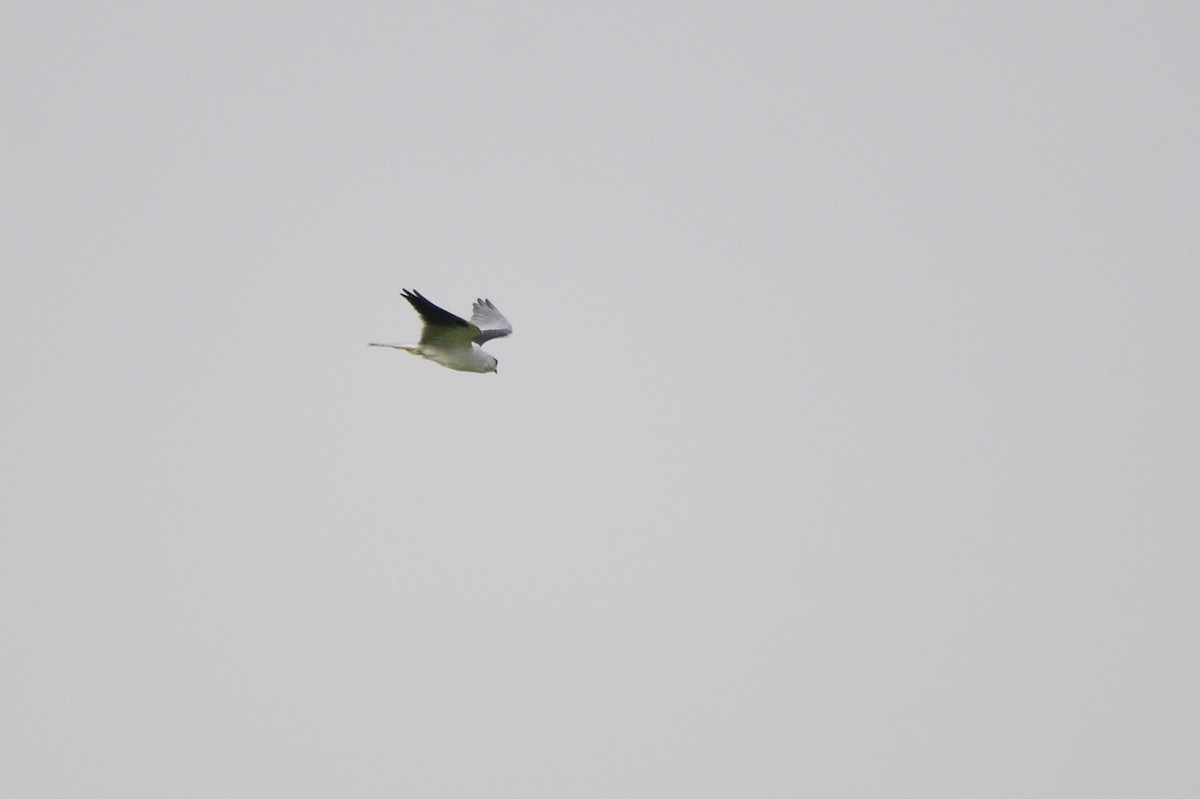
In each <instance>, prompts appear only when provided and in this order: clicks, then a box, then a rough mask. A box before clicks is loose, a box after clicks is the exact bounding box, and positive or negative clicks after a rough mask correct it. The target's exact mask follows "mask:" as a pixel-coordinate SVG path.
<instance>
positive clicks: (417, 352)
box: [367, 342, 421, 355]
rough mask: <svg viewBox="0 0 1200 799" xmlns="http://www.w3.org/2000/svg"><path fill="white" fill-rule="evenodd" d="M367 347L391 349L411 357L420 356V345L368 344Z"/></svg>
mask: <svg viewBox="0 0 1200 799" xmlns="http://www.w3.org/2000/svg"><path fill="white" fill-rule="evenodd" d="M367 346H368V347H391V348H392V349H394V350H404V351H405V352H411V353H412V354H413V355H420V354H421V345H420V344H376V343H374V342H372V343H370V344H368V345H367Z"/></svg>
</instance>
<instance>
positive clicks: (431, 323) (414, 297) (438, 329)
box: [400, 289, 503, 348]
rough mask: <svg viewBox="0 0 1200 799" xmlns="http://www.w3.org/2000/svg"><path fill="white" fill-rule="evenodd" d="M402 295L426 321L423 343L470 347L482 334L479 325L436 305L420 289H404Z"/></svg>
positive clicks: (422, 335)
mask: <svg viewBox="0 0 1200 799" xmlns="http://www.w3.org/2000/svg"><path fill="white" fill-rule="evenodd" d="M400 296H402V297H403V298H404V299H406V300H408V302H409V304H410V305H412V307H413V309H414V310H416V312H417V313H418V314H420V316H421V321H423V322H424V323H425V329H424V330H422V331H421V343H422V344H435V345H438V346H442V347H464V348H470V346H471V341H472V340H473V339H475V338H476V337H477V336H479V335H482V334H481V332H480V330H479V328H478V327H476V326H475V325H473V324H471V323H470V322H468V321H467V320H466V319H463V318H462V317H461V316H455V315H454V314H452V313H450V312H449V311H447V310H446V309H445V308H439V307H438V306H436V305H434V304H433V303H432V302H430V301H429V300H427V299H425V298H424V297H422V296H421V292H419V291H409V290H408V289H404V290H403V291H401V292H400ZM501 318H503V317H501Z"/></svg>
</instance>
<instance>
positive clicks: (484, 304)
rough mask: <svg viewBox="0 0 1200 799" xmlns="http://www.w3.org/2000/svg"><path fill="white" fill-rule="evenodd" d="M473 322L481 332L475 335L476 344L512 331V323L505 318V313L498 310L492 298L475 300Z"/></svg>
mask: <svg viewBox="0 0 1200 799" xmlns="http://www.w3.org/2000/svg"><path fill="white" fill-rule="evenodd" d="M471 324H473V325H475V327H477V328H479V334H478V335H477V336H475V343H476V344H482V343H483V342H485V341H491V340H492V339H494V338H500V337H502V336H507V335H509V334H510V333H512V325H511V324H509V322H508V320H507V319H505V318H504V314H502V313H500V312H499V311H498V310H496V306H495V305H492V301H491V300H475V307H474V309H473V313H472V314H471Z"/></svg>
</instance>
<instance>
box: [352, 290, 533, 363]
mask: <svg viewBox="0 0 1200 799" xmlns="http://www.w3.org/2000/svg"><path fill="white" fill-rule="evenodd" d="M400 296H402V297H403V298H404V299H406V300H408V302H409V304H410V305H412V307H413V308H414V309H415V310H416V312H417V313H418V314H420V315H421V320H422V321H423V322H425V327H424V329H422V330H421V341H420V343H418V344H375V343H372V344H371V345H370V346H372V347H392V348H394V349H398V350H405V351H406V352H411V353H412V354H413V355H420V356H422V357H425V358H428V359H429V360H431V361H433V362H434V363H440V364H441V365H442V366H445V367H447V368H449V369H457V370H458V371H460V372H481V373H482V372H494V371H496V364H497V361H496V359H495V357H494V356H492V355H490V354H489V353H486V352H484V351H483V348H482V347H481V346H480V345H482V344H483V343H484V342H487V341H491V340H492V339H494V338H501V337H502V336H507V335H509V334H510V333H512V325H511V324H509V323H508V320H507V319H505V318H504V314H502V313H500V312H499V311H498V310H496V306H495V305H492V301H491V300H475V305H474V307H473V308H472V309H471V311H472V312H471V321H470V322H468V321H467V320H466V319H463V318H462V317H459V316H455V315H454V314H452V313H450V312H449V311H447V310H445V309H444V308H439V307H437V306H436V305H434V304H433V303H432V302H430V301H429V300H427V299H425V298H424V297H422V296H421V292H419V291H409V290H408V289H404V291H402V292H400Z"/></svg>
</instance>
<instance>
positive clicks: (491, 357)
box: [484, 353, 500, 373]
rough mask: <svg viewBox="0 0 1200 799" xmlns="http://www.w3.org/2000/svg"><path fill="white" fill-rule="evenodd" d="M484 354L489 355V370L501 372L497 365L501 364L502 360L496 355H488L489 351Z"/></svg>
mask: <svg viewBox="0 0 1200 799" xmlns="http://www.w3.org/2000/svg"><path fill="white" fill-rule="evenodd" d="M484 354H485V355H487V363H488V371H489V372H497V373H499V370H498V369H497V368H496V367H497V366H499V365H500V361H498V360H496V356H495V355H488V354H487V353H484Z"/></svg>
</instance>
